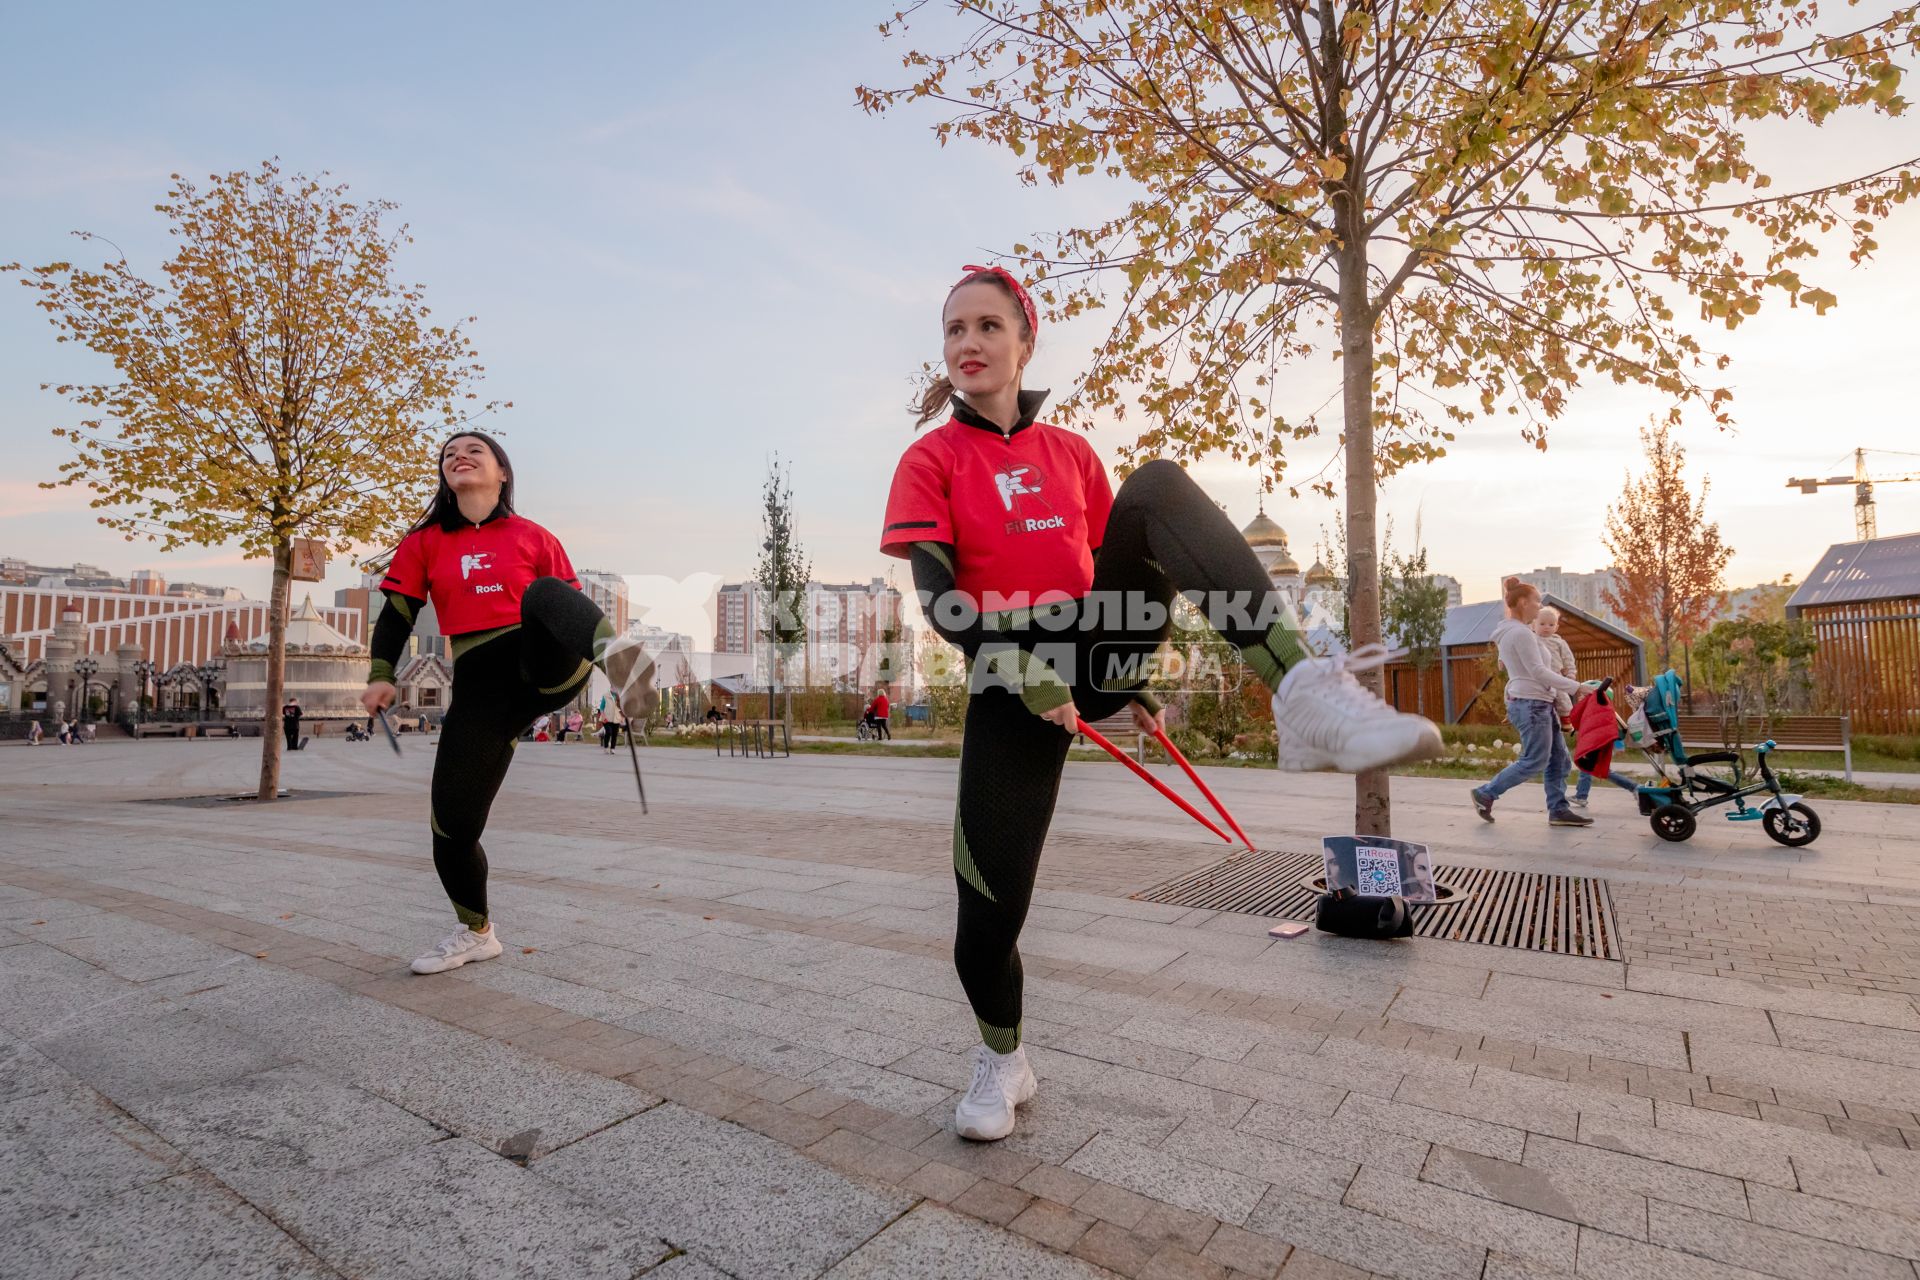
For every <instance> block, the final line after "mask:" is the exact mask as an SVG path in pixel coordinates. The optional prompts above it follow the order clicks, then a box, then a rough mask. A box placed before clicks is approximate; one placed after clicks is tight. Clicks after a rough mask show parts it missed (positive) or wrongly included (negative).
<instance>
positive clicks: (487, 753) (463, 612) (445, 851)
mask: <svg viewBox="0 0 1920 1280" xmlns="http://www.w3.org/2000/svg"><path fill="white" fill-rule="evenodd" d="M380 590H381V592H382V593H383V594H384V595H385V596H386V600H387V607H386V608H384V609H382V610H381V612H380V618H379V621H378V622H377V623H375V625H374V631H373V639H372V644H371V648H372V651H373V664H372V669H371V670H370V671H369V673H368V683H367V689H366V692H365V693H364V694H363V695H362V696H361V702H362V703H363V704H364V705H365V707H366V709H367V711H368V712H369V713H372V712H374V711H377V710H380V709H382V708H384V707H387V706H390V705H392V704H393V701H394V699H395V698H396V697H397V696H398V691H397V690H396V689H395V688H394V684H393V675H394V663H395V662H396V661H398V660H399V658H400V656H401V653H402V652H403V650H404V649H405V646H406V642H407V637H408V636H409V635H410V634H411V633H412V631H413V625H414V619H416V618H417V617H418V616H419V614H420V610H421V609H422V608H424V607H425V605H426V602H427V601H428V600H432V601H433V607H434V611H435V613H436V614H437V616H438V617H439V620H440V629H441V631H442V632H443V633H445V635H446V636H447V638H448V641H447V642H448V645H449V647H450V649H451V652H452V655H453V692H452V696H451V698H450V699H449V703H448V707H447V711H446V715H445V716H444V717H443V719H442V720H441V725H440V745H439V751H438V753H437V754H436V755H435V757H434V762H433V785H432V803H431V807H430V808H429V810H428V819H427V825H428V827H429V829H430V830H431V832H432V836H433V865H434V869H435V870H436V871H438V872H439V875H440V884H441V886H442V888H444V889H445V890H446V894H447V897H448V898H449V899H450V900H451V901H452V903H453V910H454V914H455V916H456V917H458V920H459V926H458V927H457V928H456V929H455V930H454V931H453V932H452V933H450V934H448V935H447V936H446V937H445V938H444V939H442V940H441V941H440V943H439V945H437V946H436V947H434V948H433V949H432V950H431V951H429V952H427V953H426V954H424V955H422V956H420V957H419V958H418V959H416V960H415V961H414V962H413V971H414V972H415V973H441V972H444V971H445V970H448V969H454V968H458V967H459V966H461V965H463V964H468V963H471V962H473V961H476V960H490V959H492V958H493V957H495V956H497V955H499V954H500V952H501V943H500V938H499V935H498V933H497V932H496V931H495V929H494V927H493V921H492V918H491V915H490V914H489V911H488V904H487V857H486V852H485V850H484V849H482V847H481V844H480V836H481V833H482V831H484V830H485V828H486V824H487V814H488V811H489V810H490V809H491V808H492V806H493V799H494V796H495V795H496V794H498V793H499V790H500V784H501V782H502V781H504V780H505V778H506V776H507V766H508V765H509V764H510V763H511V761H512V759H513V746H514V742H515V740H516V739H517V738H518V737H519V736H520V734H521V732H522V730H524V729H525V728H526V725H527V722H528V721H529V720H531V719H533V718H534V717H535V716H545V715H548V714H550V713H552V712H553V711H556V710H558V709H559V708H561V707H564V706H566V705H567V703H569V702H571V701H572V700H573V699H574V698H575V697H576V696H578V694H579V692H580V690H581V688H582V687H583V686H585V684H586V682H587V680H588V678H589V677H590V676H591V674H592V672H593V669H594V668H595V667H596V666H597V667H599V668H600V669H601V670H602V671H604V672H605V673H606V676H607V679H608V680H609V681H610V682H611V683H612V685H613V689H614V692H615V696H616V697H618V698H620V699H622V700H627V699H631V700H632V701H631V703H630V705H629V712H630V713H632V712H635V711H638V710H642V709H643V708H642V704H643V703H644V701H645V699H646V698H648V697H649V696H651V694H652V690H653V680H652V671H651V665H652V664H651V663H650V662H646V661H645V659H646V654H645V651H644V650H643V649H642V648H641V647H640V646H639V645H637V644H632V643H623V642H620V641H617V640H615V639H614V634H613V624H612V623H611V622H609V621H608V620H607V618H606V616H605V615H604V614H602V613H601V612H600V610H599V609H598V608H597V607H596V606H595V605H594V603H593V601H591V600H589V599H588V598H587V597H586V596H585V595H584V594H583V593H582V592H581V590H580V581H579V579H578V578H577V577H576V576H575V575H574V571H573V565H572V563H571V562H570V561H569V560H568V558H567V553H566V550H565V549H564V548H563V547H561V545H560V541H559V539H557V538H555V537H554V536H553V535H552V534H551V533H549V532H547V530H545V529H543V528H541V527H540V526H539V525H537V524H535V523H534V522H533V521H531V520H528V519H527V518H526V517H524V516H521V515H518V514H516V513H515V511H514V506H513V466H512V464H511V463H510V462H509V461H508V460H507V454H506V451H505V450H503V449H502V448H501V447H500V445H499V443H498V442H496V441H495V440H494V439H493V438H492V437H491V436H487V435H484V434H482V433H480V432H477V431H463V432H460V433H459V434H457V435H455V436H453V437H451V438H450V439H449V440H448V441H447V442H446V444H445V445H444V446H443V447H442V449H441V453H440V476H439V486H438V488H437V489H436V491H435V493H434V496H433V501H432V502H431V503H430V504H429V505H428V507H427V510H426V513H425V514H424V515H422V516H421V517H420V520H419V521H418V523H416V524H415V525H414V527H413V528H412V529H411V530H410V531H409V532H408V533H407V535H406V537H405V538H403V539H402V540H401V542H400V545H399V546H398V547H397V548H396V549H395V551H394V554H393V558H392V560H391V562H390V563H389V564H388V565H387V570H386V576H385V578H384V579H383V581H382V582H381V584H380Z"/></svg>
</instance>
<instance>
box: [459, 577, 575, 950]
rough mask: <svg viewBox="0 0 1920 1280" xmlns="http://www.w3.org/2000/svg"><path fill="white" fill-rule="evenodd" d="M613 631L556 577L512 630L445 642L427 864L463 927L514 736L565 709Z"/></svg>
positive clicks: (482, 887)
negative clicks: (449, 647) (447, 685)
mask: <svg viewBox="0 0 1920 1280" xmlns="http://www.w3.org/2000/svg"><path fill="white" fill-rule="evenodd" d="M612 633H613V628H612V624H610V623H609V622H608V621H607V619H606V615H604V614H602V613H601V612H600V610H599V609H598V608H597V607H595V605H594V603H593V601H591V600H589V599H588V598H587V597H586V595H585V594H583V593H582V592H579V591H576V590H574V589H573V588H572V587H570V586H568V585H567V584H566V583H564V582H562V581H560V580H559V579H558V578H540V579H538V580H536V581H535V582H534V583H533V585H532V586H530V587H528V588H527V591H526V594H525V595H523V596H521V598H520V625H519V626H518V627H515V628H513V629H512V630H510V631H504V632H501V633H500V634H498V635H495V636H493V637H491V638H490V639H486V640H482V641H480V642H479V643H478V644H474V645H473V646H472V647H471V648H463V647H462V646H461V640H462V637H459V636H456V637H454V639H453V643H454V647H455V650H456V652H457V654H458V656H457V657H456V658H455V659H454V663H453V696H452V699H451V701H450V703H449V705H448V707H447V714H446V718H445V719H444V720H442V721H441V723H440V747H439V750H438V752H437V753H436V755H435V757H434V761H433V810H432V813H431V815H430V817H429V819H428V821H429V825H430V826H431V827H432V829H433V866H434V869H435V870H436V871H438V872H439V873H440V883H441V885H442V886H443V887H444V888H445V889H446V891H447V897H449V898H451V899H452V900H453V909H454V912H455V913H456V914H457V915H458V916H459V917H460V920H461V922H462V923H463V924H466V925H467V926H469V927H470V928H474V929H478V928H480V927H482V926H483V925H485V924H486V922H487V854H486V850H484V849H482V848H481V847H480V833H481V832H482V831H483V830H485V829H486V825H487V813H488V811H489V810H490V809H492V807H493V798H494V796H495V795H497V794H499V791H500V784H501V782H503V781H505V779H506V776H507V766H508V765H509V764H511V763H512V762H513V749H514V745H515V743H516V742H517V741H518V739H519V737H520V734H521V732H522V731H523V730H524V729H525V728H526V727H527V725H528V724H529V723H531V722H532V720H533V718H534V717H535V716H537V715H540V714H542V713H543V712H550V711H553V710H555V709H557V708H559V707H564V706H565V705H566V704H567V703H569V702H571V701H572V700H573V698H574V696H575V695H576V694H578V693H579V692H580V688H581V686H582V685H584V684H586V682H587V677H588V676H589V675H591V674H592V670H593V665H594V662H595V661H596V660H597V658H598V657H599V654H600V652H601V649H602V648H603V647H604V645H605V643H606V640H607V638H608V637H610V636H611V635H612Z"/></svg>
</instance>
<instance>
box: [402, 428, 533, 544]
mask: <svg viewBox="0 0 1920 1280" xmlns="http://www.w3.org/2000/svg"><path fill="white" fill-rule="evenodd" d="M469 436H471V437H472V438H473V439H475V440H478V441H479V442H480V443H481V444H484V445H486V446H487V448H489V449H491V450H493V460H494V461H495V462H498V463H499V464H500V472H501V475H502V476H504V477H505V478H504V479H503V480H502V481H501V483H500V501H499V503H498V504H497V505H495V507H494V508H493V512H492V515H490V516H489V517H488V518H489V519H491V518H492V516H510V515H512V514H513V464H512V463H511V462H508V461H507V451H506V450H505V449H502V448H501V447H500V442H499V441H498V440H495V439H494V438H493V437H492V436H490V435H488V434H487V433H486V432H484V431H456V432H454V433H453V434H452V435H450V436H448V437H447V438H446V439H445V440H443V441H441V442H440V450H439V453H438V454H437V455H436V457H435V461H434V469H435V472H436V474H437V475H438V477H439V480H440V484H439V487H438V488H436V489H435V490H434V491H433V501H432V502H429V503H428V504H427V510H426V514H425V515H423V516H421V517H420V518H419V519H418V520H415V521H414V522H413V527H412V528H410V529H408V530H407V533H408V534H415V533H418V532H420V531H421V530H422V529H424V528H426V527H427V526H428V525H432V524H437V525H439V526H440V527H441V528H442V529H445V530H446V531H447V532H449V533H451V532H452V531H453V530H455V529H457V528H459V527H460V525H462V524H464V523H465V522H466V517H465V516H463V515H461V514H460V499H459V498H457V497H455V496H454V492H453V487H452V486H451V485H449V484H448V483H447V463H446V453H447V446H448V445H450V444H452V443H453V442H454V441H455V440H461V439H465V438H466V437H469Z"/></svg>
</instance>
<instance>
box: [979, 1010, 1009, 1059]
mask: <svg viewBox="0 0 1920 1280" xmlns="http://www.w3.org/2000/svg"><path fill="white" fill-rule="evenodd" d="M974 1021H975V1022H976V1023H979V1026H980V1040H981V1043H983V1044H985V1045H986V1046H987V1048H989V1049H991V1050H993V1051H994V1052H995V1053H1012V1052H1013V1051H1014V1050H1015V1049H1018V1048H1019V1047H1020V1024H1019V1023H1017V1022H1016V1023H1015V1024H1014V1025H1012V1026H1011V1027H995V1026H990V1025H988V1024H987V1023H985V1022H981V1021H980V1019H979V1018H977V1017H976V1018H975V1019H974Z"/></svg>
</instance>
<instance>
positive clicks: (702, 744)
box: [650, 726, 1920, 804]
mask: <svg viewBox="0 0 1920 1280" xmlns="http://www.w3.org/2000/svg"><path fill="white" fill-rule="evenodd" d="M1447 736H1448V737H1453V736H1454V730H1453V729H1452V728H1451V727H1449V729H1448V731H1447ZM1459 736H1460V737H1461V738H1462V739H1468V740H1474V745H1475V746H1476V747H1478V748H1482V749H1481V750H1480V751H1479V752H1478V753H1477V754H1468V753H1466V752H1464V750H1461V753H1460V754H1457V755H1453V756H1449V757H1447V758H1445V759H1442V760H1423V761H1421V762H1420V763H1418V764H1409V765H1401V766H1400V767H1398V768H1396V769H1395V770H1393V772H1394V774H1395V775H1397V776H1401V777H1413V778H1463V779H1468V780H1479V779H1484V778H1491V777H1492V776H1493V775H1494V774H1495V773H1496V772H1498V771H1499V770H1500V768H1501V767H1502V766H1503V765H1505V764H1506V763H1507V761H1509V760H1511V759H1512V758H1513V757H1512V754H1511V752H1510V751H1508V752H1504V753H1502V752H1500V751H1498V750H1497V749H1494V748H1493V747H1492V743H1493V742H1494V741H1495V739H1496V738H1498V737H1499V735H1498V733H1497V732H1495V731H1494V730H1493V728H1492V727H1490V726H1471V727H1469V728H1467V729H1466V730H1465V731H1464V732H1463V733H1461V734H1460V735H1459ZM1513 736H1514V735H1513V730H1512V729H1508V730H1507V733H1506V737H1505V738H1504V739H1500V740H1501V741H1503V742H1506V743H1508V744H1509V745H1511V741H1512V739H1513ZM650 745H652V746H656V747H680V748H685V749H692V750H698V751H711V750H713V739H712V738H710V737H705V736H697V735H687V736H685V737H677V736H674V735H671V734H663V733H656V734H654V735H653V736H652V738H651V739H650ZM1450 745H1453V746H1455V748H1456V749H1457V750H1460V749H1462V748H1464V745H1465V743H1464V741H1456V742H1454V743H1451V744H1450ZM793 754H795V755H825V756H840V755H893V756H913V757H918V758H939V759H952V758H955V757H957V756H958V755H959V754H960V742H959V738H958V735H957V734H956V735H955V736H953V737H947V736H944V735H935V734H930V733H928V732H927V731H926V730H924V729H920V730H917V731H916V732H915V733H914V735H913V736H912V737H909V736H907V735H906V734H898V735H896V741H894V742H892V743H884V742H860V741H858V740H856V739H855V738H853V737H852V736H851V734H849V735H848V736H847V737H846V738H845V739H837V738H836V740H835V741H832V742H796V743H794V744H793ZM1072 756H1073V759H1075V760H1106V759H1108V756H1107V753H1106V752H1104V751H1102V750H1101V749H1100V748H1098V747H1090V746H1089V747H1078V748H1075V749H1074V751H1073V753H1072ZM1802 758H1804V759H1806V760H1810V761H1812V762H1813V767H1815V768H1829V767H1837V760H1838V758H1837V757H1835V758H1834V759H1835V764H1833V765H1829V764H1828V763H1827V762H1826V760H1825V759H1823V758H1822V757H1821V755H1820V754H1819V753H1807V752H1797V753H1792V754H1791V755H1789V754H1787V753H1775V754H1774V755H1773V757H1772V759H1773V760H1774V761H1775V762H1776V764H1779V765H1782V766H1783V767H1782V768H1780V769H1779V772H1780V774H1781V784H1782V787H1783V789H1784V790H1787V791H1794V792H1798V793H1800V794H1802V795H1806V796H1819V797H1825V798H1828V799H1833V800H1868V801H1873V802H1875V803H1879V804H1920V788H1911V789H1910V788H1900V787H1868V786H1862V785H1860V784H1859V783H1853V782H1846V781H1844V780H1842V779H1840V778H1829V777H1825V776H1822V775H1819V774H1808V773H1800V772H1796V771H1794V770H1793V769H1792V768H1791V767H1789V762H1792V763H1800V760H1801V759H1802ZM1875 758H1879V757H1877V756H1876V757H1875ZM1887 758H1889V759H1894V760H1896V761H1899V762H1900V764H1901V765H1902V766H1904V767H1902V768H1901V769H1900V770H1899V771H1900V772H1906V773H1912V772H1920V768H1916V762H1915V761H1912V760H1907V759H1902V758H1901V757H1897V756H1895V757H1887ZM1147 763H1149V764H1160V763H1165V761H1164V760H1163V758H1162V757H1161V754H1160V752H1159V750H1158V749H1157V748H1153V749H1149V751H1148V753H1147ZM1195 763H1196V764H1205V765H1209V766H1212V767H1215V768H1221V767H1224V768H1233V769H1271V768H1273V761H1272V760H1270V759H1259V758H1251V759H1245V760H1198V761H1195ZM1628 765H1629V769H1628V772H1629V773H1630V774H1633V775H1634V776H1640V777H1647V776H1650V774H1651V771H1650V770H1648V769H1647V768H1646V767H1645V766H1644V764H1643V763H1642V762H1639V761H1638V760H1637V759H1635V758H1633V757H1629V759H1628ZM1635 765H1638V766H1639V767H1637V768H1635V767H1633V766H1635ZM1803 767H1804V766H1803ZM1878 767H1879V766H1878V765H1870V764H1867V763H1865V762H1864V760H1863V758H1862V756H1861V754H1860V753H1859V752H1858V751H1856V752H1855V753H1854V768H1855V769H1875V768H1878Z"/></svg>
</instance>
